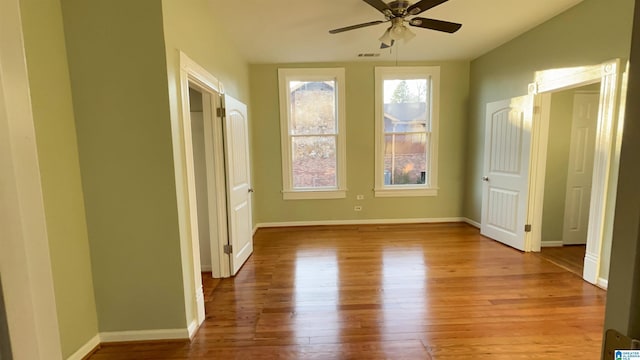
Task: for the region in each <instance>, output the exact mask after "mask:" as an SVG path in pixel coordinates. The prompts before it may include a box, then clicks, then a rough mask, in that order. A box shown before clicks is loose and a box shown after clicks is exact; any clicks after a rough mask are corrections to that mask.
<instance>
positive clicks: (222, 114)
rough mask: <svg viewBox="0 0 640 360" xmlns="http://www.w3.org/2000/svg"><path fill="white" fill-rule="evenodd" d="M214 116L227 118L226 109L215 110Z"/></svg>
mask: <svg viewBox="0 0 640 360" xmlns="http://www.w3.org/2000/svg"><path fill="white" fill-rule="evenodd" d="M216 115H217V116H218V117H225V116H227V109H226V108H223V107H219V108H217V109H216Z"/></svg>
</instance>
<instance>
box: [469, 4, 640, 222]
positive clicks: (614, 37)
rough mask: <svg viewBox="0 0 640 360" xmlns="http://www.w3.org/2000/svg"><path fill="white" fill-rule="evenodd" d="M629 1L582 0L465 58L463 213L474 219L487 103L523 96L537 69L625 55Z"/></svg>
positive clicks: (479, 194) (477, 217)
mask: <svg viewBox="0 0 640 360" xmlns="http://www.w3.org/2000/svg"><path fill="white" fill-rule="evenodd" d="M633 5H634V0H615V1H602V0H584V1H583V2H582V3H580V4H578V5H576V6H575V7H573V8H571V9H569V10H567V11H566V12H564V13H562V14H560V15H558V16H556V17H554V18H553V19H551V20H549V21H547V22H546V23H544V24H542V25H540V26H538V27H536V28H534V29H533V30H531V31H529V32H527V33H525V34H523V35H521V36H519V37H518V38H516V39H514V40H512V41H510V42H508V43H506V44H504V45H502V46H500V47H498V48H497V49H495V50H493V51H491V52H489V53H487V54H485V55H483V56H481V57H479V58H477V59H475V60H473V61H472V62H471V81H470V83H471V88H470V107H469V112H470V113H469V123H468V128H467V132H468V137H467V168H466V176H465V178H466V186H465V189H466V193H465V202H464V214H465V216H466V217H468V218H471V219H473V220H476V221H478V220H480V209H481V206H482V184H481V182H480V181H479V179H480V178H481V177H482V164H483V161H482V157H483V154H484V116H485V106H486V104H487V103H488V102H492V101H497V100H502V99H508V98H511V97H514V96H520V95H525V94H526V93H527V85H528V84H529V83H531V82H533V81H534V73H535V72H536V71H540V70H546V69H555V68H563V67H571V66H581V65H594V64H599V63H601V62H604V61H606V60H610V59H613V58H621V59H623V61H626V59H627V58H628V57H629V47H630V41H631V36H630V35H631V24H632V16H633Z"/></svg>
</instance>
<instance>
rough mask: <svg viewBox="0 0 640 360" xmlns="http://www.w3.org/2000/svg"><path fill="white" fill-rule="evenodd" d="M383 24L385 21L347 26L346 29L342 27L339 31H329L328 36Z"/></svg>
mask: <svg viewBox="0 0 640 360" xmlns="http://www.w3.org/2000/svg"><path fill="white" fill-rule="evenodd" d="M385 22H386V21H382V20H378V21H370V22H368V23H364V24H358V25H351V26H347V27H343V28H339V29H333V30H329V34H337V33H341V32H345V31H349V30H355V29H360V28H363V27H367V26H373V25H378V24H382V23H385Z"/></svg>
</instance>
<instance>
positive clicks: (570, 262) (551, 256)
mask: <svg viewBox="0 0 640 360" xmlns="http://www.w3.org/2000/svg"><path fill="white" fill-rule="evenodd" d="M585 251H586V246H585V245H567V246H558V247H543V248H542V251H540V256H542V257H543V258H544V259H546V260H549V261H551V262H552V263H554V264H556V265H558V266H561V267H562V268H564V269H567V270H569V271H571V272H572V273H574V274H576V275H578V276H580V277H582V269H583V268H584V254H585Z"/></svg>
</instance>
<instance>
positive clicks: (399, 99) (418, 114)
mask: <svg viewBox="0 0 640 360" xmlns="http://www.w3.org/2000/svg"><path fill="white" fill-rule="evenodd" d="M383 86H384V131H385V132H424V131H427V130H428V129H427V124H428V121H427V120H428V118H427V110H428V109H427V104H428V102H427V99H428V98H429V94H428V91H429V86H428V81H427V79H408V80H384V84H383Z"/></svg>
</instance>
